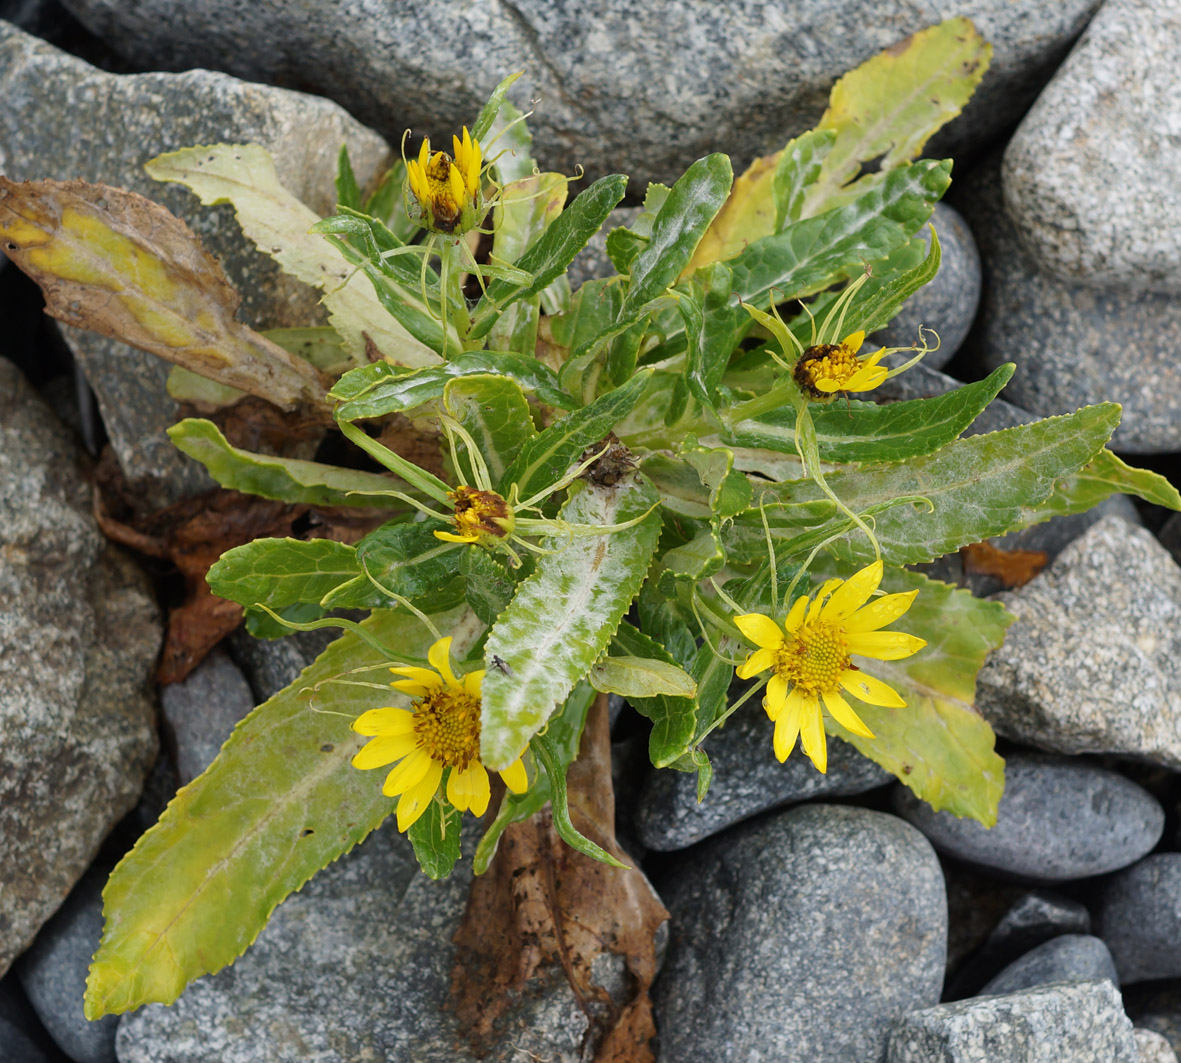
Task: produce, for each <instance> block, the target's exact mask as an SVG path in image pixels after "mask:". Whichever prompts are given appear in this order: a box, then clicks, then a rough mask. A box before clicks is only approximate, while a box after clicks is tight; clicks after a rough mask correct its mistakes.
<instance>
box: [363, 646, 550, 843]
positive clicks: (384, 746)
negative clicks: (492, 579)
mask: <svg viewBox="0 0 1181 1063" xmlns="http://www.w3.org/2000/svg"><path fill="white" fill-rule="evenodd" d="M427 660H428V661H430V664H431V667H430V668H420V667H417V666H414V665H404V666H399V667H397V668H391V669H390V671H391V672H393V673H394V674H395V675H400V676H403V677H404V678H402V679H397V680H395V681H394V682H392V683H391V684H390V686H392V687H394V688H395V689H396V690H400V691H402V692H403V693H404V694H408V695H410V697H411V698H413V699H414V701H413V704H412V705H411V706H410V708H409V709H399V708H393V707H390V708H384V709H370V710H369V711H368V712H366V713H363V714H362V715H361V716H359V717H358V718H357V719H356V720H354V721H353V725H352V727H353V730H354V731H356V732H357V733H358V734H361V735H365V736H367V737H368V738H369V741H368V742H367V743H366V744H365V745H364V746H363V747H362V748H361V750H360V751H359V752H358V753H357V754H356V756H354V757H353V762H352V763H353V767H354V768H361V769H369V768H380V767H384V766H385V765H387V764H394V768H393V770H392V771H390V773H389V774H388V775H386V778H385V783H384V785H383V786H382V788H381V792H382V793H383V794H385V795H386V796H387V797H397V798H398V830H400V831H405V830H408V829H409V828H410V827H411V825H413V824H414V822H415V821H416V820H417V819H418V818H419V817H420V816H421V815H422V814H423V813H424V812H425V811H426V810H427V806H428V805H429V804H430V802H431V801H432V800H433V799H434V797H435V794H436V793H437V791H438V789H439V784H440V783H441V782H442V781H443V774H444V772H447V773H448V774H447V782H446V791H445V792H446V795H447V800H448V801H450V802H451V804H452V805H454V806H455V807H456V808H457V809H459V811H461V812H465V811H468V810H469V809H470V810H471V812H472V813H473V814H475V815H477V816H482V815H483V814H484V813H485V812H486V811H487V810H488V800H489V796H490V793H491V791H490V788H489V785H488V772H487V770H486V769H485V767H484V765H483V764H482V763H481V762H480V684H481V683H482V682H483V679H484V671H483V669H481V670H480V671H476V672H468V674H467V675H465V676H456V675H455V673H454V672H453V671H452V670H451V637H450V636H447V637H445V638H441V639H439V640H438V641H437V642H436V643H434V645H432V646H431V648H430V649H429V650H428V651H427ZM521 752H522V753H523V752H524V750H522V751H521ZM395 762H396V763H395ZM499 774H500V777H501V778H502V779H503V780H504V784H505V786H507V787H508V788H509V789H510V790H511V791H512V792H513V793H515V794H523V793H524V792H525V791H526V790H527V789H528V787H529V779H528V776H527V774H526V772H525V765H524V763H523V762H522V760H521V758H520V757H519V756H518V757H517V759H516V760H515V761H513V763H512V764H510V765H509V766H508V767H507V768H506V769H505V770H504V771H502V772H500V773H499Z"/></svg>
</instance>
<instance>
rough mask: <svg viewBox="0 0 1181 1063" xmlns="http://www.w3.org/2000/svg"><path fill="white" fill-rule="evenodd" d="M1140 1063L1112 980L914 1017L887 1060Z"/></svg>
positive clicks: (899, 1030)
mask: <svg viewBox="0 0 1181 1063" xmlns="http://www.w3.org/2000/svg"><path fill="white" fill-rule="evenodd" d="M1065 1060H1070V1063H1137V1060H1136V1042H1135V1039H1134V1038H1133V1036H1132V1024H1131V1022H1129V1021H1128V1017H1127V1015H1125V1014H1124V1008H1123V1003H1122V1002H1121V1001H1120V996H1119V991H1118V990H1117V989H1116V988H1115V986H1113V985H1112V984H1111V983H1110V982H1109V981H1107V980H1106V979H1102V980H1100V981H1095V982H1062V983H1059V984H1057V985H1050V986H1039V987H1038V988H1036V989H1026V990H1024V991H1022V992H1020V993H1011V994H1009V995H1007V996H999V997H976V998H974V999H972V1000H960V1001H957V1002H956V1003H954V1004H940V1005H939V1006H938V1007H934V1008H927V1009H926V1010H925V1011H916V1012H912V1013H911V1014H910V1015H907V1016H906V1018H904V1019H903V1020H902V1021H901V1022H900V1023H899V1024H898V1025H897V1026H896V1027H895V1028H894V1030H893V1032H892V1033H891V1035H890V1049H889V1051H888V1052H887V1054H886V1063H1064V1061H1065Z"/></svg>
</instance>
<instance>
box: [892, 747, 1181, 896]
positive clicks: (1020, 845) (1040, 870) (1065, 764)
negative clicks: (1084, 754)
mask: <svg viewBox="0 0 1181 1063" xmlns="http://www.w3.org/2000/svg"><path fill="white" fill-rule="evenodd" d="M894 807H895V808H896V809H898V811H899V813H900V814H901V815H903V816H905V817H906V818H907V819H908V820H909V821H910V822H911V823H913V824H914V825H915V826H916V827H918V829H919V830H921V831H922V832H923V833H924V834H925V835H926V836H927V837H928V838H929V839H930V840H931V843H932V844H933V845H934V846H935V848H937V849H938V850H939V851H940V852H944V853H948V854H949V855H951V856H955V857H957V858H959V859H961V860H966V861H969V862H971V863H973V864H976V865H978V866H981V867H986V868H989V869H990V870H992V871H995V872H1001V873H1003V874H1007V875H1011V876H1014V877H1016V878H1019V879H1022V880H1025V881H1031V882H1047V883H1048V882H1066V881H1069V880H1071V879H1076V878H1086V877H1088V876H1090V875H1102V874H1104V873H1106V872H1108V871H1115V870H1116V869H1117V868H1121V867H1127V866H1128V865H1129V864H1131V863H1133V862H1134V861H1136V860H1139V859H1140V858H1141V857H1142V856H1143V855H1144V854H1145V853H1147V852H1149V851H1150V850H1151V849H1152V847H1153V846H1154V845H1155V844H1156V843H1157V841H1158V840H1159V838H1160V836H1161V832H1162V831H1163V830H1164V823H1165V817H1164V810H1163V809H1162V808H1161V806H1160V804H1159V803H1158V802H1157V800H1156V798H1154V797H1153V796H1152V795H1151V794H1150V793H1148V791H1147V790H1144V789H1142V788H1141V787H1139V786H1137V785H1136V784H1135V783H1134V782H1132V781H1131V780H1130V779H1126V778H1124V777H1123V776H1122V775H1117V774H1116V773H1115V772H1113V771H1108V770H1107V769H1106V768H1100V767H1097V766H1095V765H1093V764H1088V763H1084V762H1081V761H1075V760H1067V759H1065V758H1060V757H1049V756H1045V755H1037V754H1029V753H1014V754H1011V755H1010V756H1009V757H1007V758H1006V761H1005V792H1004V795H1003V796H1002V797H1001V803H1000V808H999V810H998V812H997V822H996V826H995V827H992V828H985V827H983V826H981V825H980V824H979V823H977V822H976V821H975V820H973V819H957V818H956V817H955V816H953V815H951V814H950V813H949V812H935V811H934V810H933V809H932V808H931V806H930V805H928V804H925V803H924V802H922V801H920V800H919V799H918V798H917V797H915V796H914V795H913V794H912V793H911V792H910V791H909V790H908V789H906V788H905V787H904V786H901V785H899V786H897V787H896V788H895V790H894Z"/></svg>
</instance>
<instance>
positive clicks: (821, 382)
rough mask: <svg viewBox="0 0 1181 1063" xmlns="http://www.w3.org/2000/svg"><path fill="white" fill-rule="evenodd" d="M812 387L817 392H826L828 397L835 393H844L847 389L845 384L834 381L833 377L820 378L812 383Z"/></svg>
mask: <svg viewBox="0 0 1181 1063" xmlns="http://www.w3.org/2000/svg"><path fill="white" fill-rule="evenodd" d="M812 387H814V388H815V389H816V390H817V391H821V392H824V394H826V395H832V394H834V393H835V392H838V391H843V390H844V389H845V385H844V383H842V382H840V381H836V380H833V379H832V377H827V376H824V377H818V378H816V379H815V380H813V381H812Z"/></svg>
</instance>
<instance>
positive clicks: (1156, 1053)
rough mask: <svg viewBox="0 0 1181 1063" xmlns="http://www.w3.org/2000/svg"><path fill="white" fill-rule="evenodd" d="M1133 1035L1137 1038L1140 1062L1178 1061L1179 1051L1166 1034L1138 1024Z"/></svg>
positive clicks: (1175, 1062) (1161, 1062)
mask: <svg viewBox="0 0 1181 1063" xmlns="http://www.w3.org/2000/svg"><path fill="white" fill-rule="evenodd" d="M1132 1036H1133V1037H1134V1038H1135V1039H1136V1058H1137V1060H1138V1063H1177V1053H1176V1052H1174V1051H1173V1046H1172V1045H1171V1044H1169V1039H1168V1038H1167V1037H1165V1035H1164V1034H1162V1033H1157V1032H1156V1031H1155V1030H1146V1029H1144V1028H1143V1027H1141V1026H1137V1027H1135V1029H1133V1030H1132Z"/></svg>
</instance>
